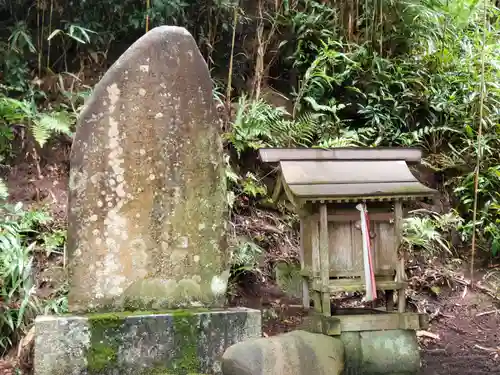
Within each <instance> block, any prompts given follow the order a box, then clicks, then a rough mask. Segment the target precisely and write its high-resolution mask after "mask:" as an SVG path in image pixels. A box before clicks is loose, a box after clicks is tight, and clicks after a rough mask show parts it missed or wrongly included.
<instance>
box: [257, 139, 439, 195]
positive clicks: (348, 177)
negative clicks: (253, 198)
mask: <svg viewBox="0 0 500 375" xmlns="http://www.w3.org/2000/svg"><path fill="white" fill-rule="evenodd" d="M259 153H260V157H261V159H262V160H263V161H264V162H269V163H278V164H279V168H280V170H281V178H280V180H281V183H282V184H283V185H284V187H285V190H288V193H291V194H292V195H293V196H294V197H296V198H298V199H301V200H306V201H315V200H335V201H338V200H346V201H350V200H353V199H362V200H397V199H412V198H416V197H425V196H430V195H433V194H435V193H437V191H436V190H433V189H430V188H429V187H427V186H425V185H423V184H422V183H421V182H419V181H418V180H417V179H416V178H415V176H414V175H413V174H412V173H411V171H410V170H409V168H408V164H417V163H419V162H420V160H421V157H422V154H421V151H420V150H419V149H414V148H337V149H328V150H323V149H305V148H304V149H261V150H260V151H259ZM287 195H289V194H287Z"/></svg>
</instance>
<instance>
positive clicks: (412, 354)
mask: <svg viewBox="0 0 500 375" xmlns="http://www.w3.org/2000/svg"><path fill="white" fill-rule="evenodd" d="M340 339H341V340H342V342H343V343H344V348H345V361H346V364H345V369H344V375H379V374H384V375H387V374H391V375H414V374H417V373H418V372H419V371H420V351H419V347H418V341H417V335H416V333H415V331H412V330H390V331H366V332H344V333H342V334H341V335H340Z"/></svg>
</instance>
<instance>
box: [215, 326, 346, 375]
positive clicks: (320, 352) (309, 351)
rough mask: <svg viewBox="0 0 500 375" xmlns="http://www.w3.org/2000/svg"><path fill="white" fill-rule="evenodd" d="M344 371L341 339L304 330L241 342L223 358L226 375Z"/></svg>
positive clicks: (333, 373) (324, 374) (328, 374)
mask: <svg viewBox="0 0 500 375" xmlns="http://www.w3.org/2000/svg"><path fill="white" fill-rule="evenodd" d="M343 368H344V347H343V345H342V342H341V341H340V340H339V339H338V338H333V337H329V336H324V335H317V334H313V333H308V332H304V331H294V332H291V333H287V334H283V335H279V336H274V337H271V338H261V339H254V340H248V341H244V342H240V343H238V344H236V345H234V346H231V347H230V348H229V349H227V350H226V352H225V353H224V355H223V357H222V372H223V373H224V375H268V374H272V375H312V374H314V375H336V374H337V375H339V374H341V373H342V370H343Z"/></svg>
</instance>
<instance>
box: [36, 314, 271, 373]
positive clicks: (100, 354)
mask: <svg viewBox="0 0 500 375" xmlns="http://www.w3.org/2000/svg"><path fill="white" fill-rule="evenodd" d="M261 330H262V326H261V312H260V311H259V310H251V309H245V308H235V309H227V310H207V311H201V310H197V311H194V310H193V311H192V310H179V311H175V310H174V311H171V312H165V313H154V314H151V313H142V314H141V313H109V314H89V315H86V316H64V317H52V316H41V317H38V318H37V319H36V321H35V334H36V338H35V360H34V371H35V375H117V374H119V375H129V374H130V375H132V374H133V375H167V374H172V375H173V374H175V375H186V374H221V365H220V359H221V357H222V355H223V354H224V351H225V350H226V349H227V348H228V347H229V346H231V345H233V344H236V343H238V342H241V341H244V340H246V339H249V338H258V337H261Z"/></svg>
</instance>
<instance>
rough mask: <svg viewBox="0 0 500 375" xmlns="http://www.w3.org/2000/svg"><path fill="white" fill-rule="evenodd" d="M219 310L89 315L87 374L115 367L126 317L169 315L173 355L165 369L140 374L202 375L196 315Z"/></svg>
mask: <svg viewBox="0 0 500 375" xmlns="http://www.w3.org/2000/svg"><path fill="white" fill-rule="evenodd" d="M217 310H220V309H207V308H195V309H188V310H164V311H124V312H110V313H90V314H86V315H85V317H86V318H87V319H88V322H89V328H90V334H91V337H90V348H89V350H88V352H87V363H88V371H89V374H90V375H97V374H103V373H105V372H107V370H111V369H116V368H117V366H118V363H117V362H118V351H119V348H120V345H121V343H122V340H123V334H124V332H122V327H123V323H124V320H125V319H126V318H128V317H134V316H147V315H160V314H167V315H171V316H172V319H173V330H174V343H175V344H174V347H175V348H176V350H177V353H176V354H175V355H174V358H172V362H171V364H170V365H169V366H168V368H167V367H163V366H155V367H153V368H150V369H145V370H144V371H141V373H140V375H172V374H176V375H203V374H201V373H200V372H199V371H200V359H199V354H198V340H199V333H200V332H199V331H200V327H199V317H198V316H197V314H200V313H203V312H208V311H217Z"/></svg>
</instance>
